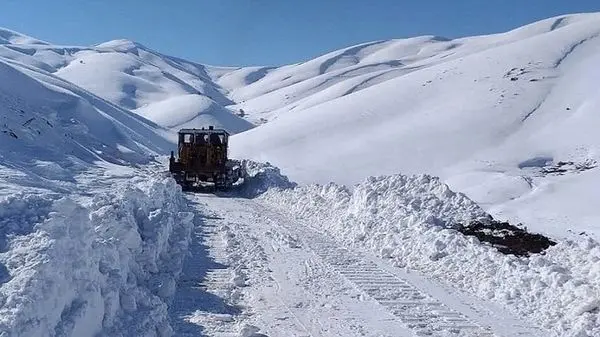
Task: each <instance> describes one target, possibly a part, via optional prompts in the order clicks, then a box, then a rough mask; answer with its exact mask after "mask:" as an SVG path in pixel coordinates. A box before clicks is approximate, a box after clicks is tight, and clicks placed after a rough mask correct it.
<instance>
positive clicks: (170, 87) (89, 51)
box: [0, 30, 253, 133]
mask: <svg viewBox="0 0 600 337" xmlns="http://www.w3.org/2000/svg"><path fill="white" fill-rule="evenodd" d="M0 34H1V35H2V36H7V38H8V39H7V40H6V43H4V44H0V58H2V59H8V60H11V61H14V62H19V63H20V64H23V65H27V66H31V67H35V68H36V69H39V70H41V71H44V72H48V73H51V74H52V75H54V76H56V77H59V78H62V79H64V80H67V81H69V82H71V83H73V84H75V85H77V86H79V87H81V88H83V89H86V90H88V91H89V92H91V93H93V94H95V95H97V96H99V97H102V98H104V99H106V100H108V101H109V102H111V103H113V104H115V105H117V106H119V107H120V108H122V109H127V110H130V111H132V112H135V113H137V114H139V115H142V116H144V117H149V118H150V119H151V120H153V121H154V122H156V123H158V124H159V125H161V126H163V127H166V128H169V129H173V130H177V129H179V128H181V127H194V126H196V127H200V126H203V125H204V123H206V122H211V123H213V124H215V126H217V127H224V128H226V129H228V130H229V131H231V132H232V133H237V132H241V131H245V130H247V129H249V128H251V127H252V126H253V125H252V124H251V123H249V122H247V121H245V120H244V119H242V118H239V117H237V116H236V115H233V114H232V113H231V112H230V111H229V110H227V109H226V108H224V106H226V105H229V104H231V103H233V102H232V101H231V100H229V99H228V98H227V97H226V96H225V95H224V93H223V90H221V89H220V87H219V86H218V85H216V84H215V83H213V82H212V80H211V78H210V77H209V76H208V75H207V74H206V70H205V67H204V66H203V65H199V64H195V63H193V62H188V61H184V60H181V59H178V58H175V57H170V56H166V55H162V54H160V53H158V52H155V51H153V50H151V49H149V48H147V47H145V46H143V45H141V44H138V43H135V42H132V41H128V40H114V41H110V42H106V43H102V44H99V45H97V46H92V47H78V46H57V45H51V44H47V43H44V44H42V43H37V42H36V41H37V40H35V39H33V38H28V37H25V36H24V35H20V34H17V33H14V32H12V31H9V30H0ZM157 110H158V111H157Z"/></svg>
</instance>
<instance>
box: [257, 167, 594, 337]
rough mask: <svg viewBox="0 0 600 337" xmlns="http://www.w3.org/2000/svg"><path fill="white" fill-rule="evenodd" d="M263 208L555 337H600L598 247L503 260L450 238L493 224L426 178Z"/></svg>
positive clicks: (310, 192) (305, 196)
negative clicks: (494, 305) (474, 225)
mask: <svg viewBox="0 0 600 337" xmlns="http://www.w3.org/2000/svg"><path fill="white" fill-rule="evenodd" d="M259 200H261V201H263V202H265V203H267V204H269V205H271V206H274V207H276V208H278V209H280V210H281V211H284V212H289V213H290V215H293V216H294V218H302V219H303V220H304V221H305V222H306V224H307V225H309V226H312V227H313V228H314V229H315V230H319V231H324V232H325V233H326V234H327V235H329V236H331V237H334V238H336V239H337V240H339V241H341V242H343V243H344V244H348V245H354V246H359V247H365V248H368V249H371V250H373V251H374V252H375V253H377V254H378V255H380V256H381V257H384V258H389V259H392V260H393V261H394V262H395V264H396V265H398V266H403V267H406V268H409V270H415V271H419V272H421V273H424V274H426V275H427V276H430V277H433V278H436V279H438V280H440V281H441V282H444V283H447V284H449V285H451V286H453V287H458V288H461V289H463V290H465V291H468V292H470V293H473V294H476V295H477V296H479V297H481V298H483V299H485V300H493V301H496V302H499V303H501V304H503V305H505V306H507V307H509V308H511V309H512V310H513V311H515V312H517V313H519V314H520V315H523V316H525V317H528V318H530V319H532V320H534V321H536V322H537V323H538V324H540V325H541V326H542V327H544V328H546V329H548V330H550V331H552V332H553V334H554V335H555V336H597V335H600V328H599V327H600V315H599V314H598V308H599V306H598V304H599V302H598V299H597V298H598V294H600V281H599V280H600V278H599V276H600V265H599V264H598V261H600V244H598V242H596V241H594V240H592V239H591V238H589V237H586V236H581V237H580V238H578V239H576V240H565V241H562V242H560V243H559V244H557V245H556V246H554V247H551V248H549V249H548V250H546V252H545V254H544V255H539V254H535V255H533V256H531V257H530V258H524V257H516V256H513V255H504V254H502V253H500V252H499V251H497V250H496V249H495V248H492V247H491V246H489V245H487V244H482V243H480V242H479V241H478V240H477V239H476V238H474V237H469V236H464V235H462V234H460V233H459V232H458V231H457V230H455V229H453V227H454V225H455V224H457V223H464V222H468V221H470V220H476V219H485V218H486V217H488V215H487V214H486V212H484V211H483V210H482V209H481V208H480V207H479V206H478V205H477V204H476V203H474V202H473V201H471V200H470V199H469V198H467V197H466V196H465V195H463V194H460V193H455V192H453V191H451V190H450V189H449V188H448V186H447V185H445V184H443V183H442V182H441V181H440V180H439V179H438V178H434V177H431V176H427V175H420V176H412V177H409V176H403V175H393V176H380V177H371V178H368V179H366V180H364V181H363V182H362V183H360V184H358V185H356V186H354V187H353V188H352V189H349V188H347V187H345V186H340V185H336V184H333V183H331V184H327V185H309V186H302V187H296V188H293V189H289V188H288V189H285V188H281V189H271V190H269V191H268V192H266V193H265V194H263V195H262V196H260V197H259Z"/></svg>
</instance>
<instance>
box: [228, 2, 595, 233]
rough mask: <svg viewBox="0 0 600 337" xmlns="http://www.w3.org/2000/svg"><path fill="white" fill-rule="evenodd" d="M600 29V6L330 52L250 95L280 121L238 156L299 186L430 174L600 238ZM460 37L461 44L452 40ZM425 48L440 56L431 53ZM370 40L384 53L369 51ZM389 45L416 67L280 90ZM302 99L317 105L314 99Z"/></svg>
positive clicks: (504, 208)
mask: <svg viewBox="0 0 600 337" xmlns="http://www.w3.org/2000/svg"><path fill="white" fill-rule="evenodd" d="M599 27H600V15H599V14H586V15H573V16H564V17H558V18H553V19H548V20H544V21H540V22H537V23H534V24H531V25H529V26H525V27H522V28H519V29H517V30H514V31H511V32H508V33H504V34H498V35H490V36H481V37H473V38H464V39H459V40H456V41H440V40H442V39H439V38H437V39H435V38H420V39H416V40H415V39H412V40H404V41H401V42H402V43H404V44H405V45H407V44H408V46H407V47H406V48H408V49H409V51H407V53H410V56H407V57H406V59H403V58H402V52H403V51H404V49H403V48H393V46H394V44H396V43H399V42H379V43H375V44H367V45H362V47H360V48H358V47H355V48H351V49H349V50H346V51H344V52H342V53H337V54H335V55H329V56H327V57H323V58H319V59H317V60H318V61H317V62H316V63H315V64H314V65H313V66H312V67H311V69H312V70H307V71H308V72H310V71H312V73H313V74H316V73H318V74H321V75H317V76H316V77H312V78H311V79H309V80H304V81H300V82H298V83H296V84H294V85H291V86H286V87H284V88H282V89H279V90H276V91H271V92H269V93H266V94H261V95H259V96H258V97H256V98H253V99H250V100H249V101H247V102H246V103H245V104H254V103H256V104H258V105H260V107H261V108H262V107H264V108H265V109H267V110H268V111H270V112H271V113H275V114H276V117H277V118H276V119H274V120H272V121H271V122H269V123H267V124H265V125H262V126H260V127H258V128H255V129H253V130H250V131H248V132H245V133H243V134H240V135H238V136H236V137H234V139H233V143H232V144H233V148H234V153H235V155H237V156H239V157H251V158H254V159H258V160H263V161H266V160H268V161H271V162H273V163H275V164H277V165H278V166H280V167H281V168H282V169H283V170H284V172H286V173H287V174H289V175H290V176H291V177H292V178H293V179H295V180H298V181H301V182H313V181H316V182H327V181H331V180H333V181H337V182H342V183H354V182H357V181H359V180H361V179H362V178H363V177H365V176H369V175H378V174H392V173H398V172H402V173H407V174H413V173H429V174H433V175H437V176H441V177H442V178H443V179H445V180H446V181H447V182H449V183H450V185H451V186H452V187H453V188H454V189H455V190H459V191H464V192H466V193H467V194H468V195H469V196H471V197H472V198H474V199H475V200H476V201H478V202H480V203H481V204H483V205H484V206H486V208H488V209H490V210H492V211H493V212H495V214H497V215H500V216H501V217H505V218H508V219H510V220H513V221H523V222H525V223H527V225H531V226H535V227H536V228H537V229H539V230H542V231H544V232H548V233H553V234H556V235H565V234H566V233H565V231H566V230H567V229H569V228H579V229H583V228H585V229H589V230H593V231H596V232H598V233H600V227H598V225H597V224H598V223H600V216H598V213H597V212H596V210H595V207H594V205H593V203H594V202H593V200H598V198H599V197H600V195H599V193H600V192H598V189H597V188H595V186H597V184H598V182H599V181H600V180H599V179H600V176H599V175H600V172H599V171H598V170H597V169H594V168H593V167H594V166H595V162H597V161H598V160H600V158H599V157H598V150H599V149H600V138H599V137H598V136H597V133H596V132H594V131H593V130H594V129H595V128H596V126H597V125H598V120H597V114H596V113H595V112H596V111H597V109H598V99H597V96H598V84H599V83H600V78H599V73H598V71H597V69H599V68H598V64H600V59H599V58H598V55H599V52H600V39H598V38H597V37H598V35H599V34H600V28H599ZM417 41H419V42H417ZM409 42H412V43H415V44H417V45H418V48H416V49H417V51H415V50H412V52H411V51H410V50H411V48H415V47H414V46H413V47H410V46H411V45H410V44H409ZM419 43H420V44H419ZM450 44H454V47H453V48H447V47H448V46H449V45H450ZM390 45H391V46H392V47H391V48H392V49H387V48H385V47H384V46H390ZM436 45H438V47H434V46H436ZM444 45H445V46H446V47H442V46H444ZM426 47H429V48H433V49H434V50H436V51H437V53H433V56H429V55H428V54H427V53H426V52H423V50H427V48H426ZM382 48H383V49H382ZM371 49H375V50H376V51H372V53H369V54H368V56H364V55H361V54H360V53H361V52H364V53H368V51H371ZM440 50H442V51H441V52H439V51H440ZM349 51H351V52H349ZM380 53H384V54H385V55H388V56H389V55H396V56H397V57H399V58H398V61H399V62H401V63H406V64H407V65H406V66H404V67H400V68H397V69H395V70H388V71H387V72H386V74H388V75H386V76H390V77H392V78H389V77H388V78H386V80H384V81H383V80H382V81H381V83H377V84H371V85H370V86H369V85H366V86H368V87H366V88H363V89H362V90H360V91H354V92H352V93H350V94H346V95H343V96H342V95H341V94H342V93H348V91H347V90H348V88H349V86H347V84H349V83H351V82H352V81H354V80H357V79H358V77H355V78H351V79H348V80H345V81H339V80H338V79H337V78H336V77H334V79H335V80H334V81H338V83H337V84H336V85H333V86H329V87H328V88H327V89H324V90H321V91H319V92H318V93H317V94H314V95H311V96H309V97H308V98H307V99H304V100H300V101H297V102H296V103H299V102H300V103H299V104H300V105H299V108H297V109H296V110H292V111H283V110H281V109H288V107H289V106H286V105H284V104H282V101H283V100H282V98H281V97H280V96H277V95H278V94H277V93H278V92H280V91H282V90H283V91H286V90H291V91H290V92H288V93H287V94H290V95H293V90H294V89H295V88H300V87H301V86H304V85H305V84H306V83H308V82H310V81H315V80H316V79H319V78H320V77H326V76H327V74H328V73H327V72H326V70H328V69H330V68H331V67H333V68H335V67H336V66H340V67H342V66H344V67H347V66H348V64H354V65H351V66H350V67H357V66H359V65H360V62H361V60H362V61H363V62H364V59H368V58H369V57H372V58H375V59H376V56H377V55H380ZM348 55H349V56H348ZM355 55H359V56H355ZM346 56H348V57H346ZM421 57H422V58H421ZM332 59H334V60H336V62H333V61H332ZM311 62H313V61H310V62H307V63H304V64H301V65H296V66H290V67H284V68H281V69H277V70H271V71H269V72H268V73H267V74H266V75H265V76H264V77H263V78H262V79H260V80H258V81H255V82H253V83H252V84H250V85H248V86H247V87H242V88H240V89H239V92H240V95H244V93H245V92H246V91H245V90H249V89H248V88H250V87H252V86H254V87H255V89H256V92H260V93H263V92H268V91H269V90H271V89H273V88H274V87H273V86H272V85H273V83H274V82H275V78H273V80H269V78H270V76H275V75H274V74H276V73H277V72H280V71H281V72H290V71H292V70H291V69H293V68H294V67H307V66H306V65H307V64H309V63H311ZM325 66H327V67H325ZM335 71H340V70H332V71H331V72H335ZM390 73H392V74H395V75H394V76H392V75H391V74H390ZM224 76H226V75H223V77H221V80H223V79H224ZM292 78H294V76H292ZM297 79H298V80H300V79H301V78H297ZM289 81H294V82H295V81H296V80H293V79H290V80H289ZM261 82H264V83H261ZM352 84H356V83H352ZM259 87H260V89H259ZM298 92H299V95H303V94H305V93H306V92H307V91H306V90H305V89H304V88H303V89H299V91H298ZM317 95H319V96H321V98H323V100H322V102H321V101H320V100H319V99H317V97H318V96H317ZM326 95H330V97H328V98H327V99H325V98H324V97H323V96H326ZM336 96H341V97H338V98H336ZM243 97H245V96H243ZM302 101H304V102H307V101H311V102H310V104H308V105H307V106H306V107H304V106H302V105H301V104H302ZM253 102H254V103H253ZM258 102H260V104H259V103H258ZM262 103H265V105H262ZM312 103H319V104H316V105H315V104H312ZM258 105H257V106H258ZM282 107H283V108H282ZM271 109H275V110H271ZM282 111H283V112H282ZM561 161H563V162H573V163H572V165H571V166H570V167H571V168H569V169H567V170H566V172H554V173H553V172H551V171H552V169H553V168H554V169H556V168H558V167H559V166H561V165H563V164H562V163H560V162H561ZM543 166H547V167H546V168H543ZM563 166H564V165H563ZM567 166H568V165H567ZM565 167H566V166H565ZM590 168H591V169H590ZM588 169H589V170H588Z"/></svg>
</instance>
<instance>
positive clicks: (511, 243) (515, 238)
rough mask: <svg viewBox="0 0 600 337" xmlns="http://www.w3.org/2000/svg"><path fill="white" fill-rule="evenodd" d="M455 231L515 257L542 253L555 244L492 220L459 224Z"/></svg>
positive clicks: (536, 235)
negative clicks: (473, 237)
mask: <svg viewBox="0 0 600 337" xmlns="http://www.w3.org/2000/svg"><path fill="white" fill-rule="evenodd" d="M457 229H458V231H459V232H461V233H463V234H464V235H469V236H475V237H476V238H478V239H479V240H480V241H482V242H488V243H490V244H491V245H492V246H493V247H495V248H496V249H498V250H499V251H500V252H501V253H504V254H512V255H517V256H529V255H531V254H537V253H542V252H543V251H544V250H546V249H547V248H548V247H550V246H554V245H555V244H556V242H554V241H552V240H550V239H549V238H547V237H545V236H543V235H541V234H534V233H529V232H527V230H526V229H524V228H520V227H517V226H514V225H511V224H509V223H508V222H501V221H496V220H493V219H492V220H489V221H484V222H482V221H473V222H470V223H469V224H467V225H464V224H460V225H459V226H458V228H457Z"/></svg>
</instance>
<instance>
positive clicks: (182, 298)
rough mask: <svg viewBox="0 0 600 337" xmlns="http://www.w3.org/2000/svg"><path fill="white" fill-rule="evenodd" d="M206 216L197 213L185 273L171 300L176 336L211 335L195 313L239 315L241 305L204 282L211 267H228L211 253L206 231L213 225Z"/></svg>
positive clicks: (203, 314) (171, 313)
mask: <svg viewBox="0 0 600 337" xmlns="http://www.w3.org/2000/svg"><path fill="white" fill-rule="evenodd" d="M206 219H207V218H206V217H200V216H196V217H195V220H194V229H193V232H192V237H191V241H190V245H189V250H188V256H187V258H186V259H185V261H184V263H183V273H182V275H181V277H180V278H179V281H178V283H177V288H176V290H175V295H174V297H173V301H172V302H171V308H170V309H171V310H170V319H171V325H172V326H173V329H174V332H175V334H174V335H175V336H208V334H207V333H206V332H205V328H204V327H203V326H201V325H200V323H195V322H193V321H194V317H198V316H211V315H215V316H218V315H231V316H236V315H239V314H240V313H241V312H242V311H241V309H240V308H239V307H237V306H233V305H230V304H229V303H227V302H226V301H225V299H223V298H221V297H219V296H217V295H215V294H212V293H209V292H207V291H206V290H204V289H203V287H202V283H203V281H205V280H206V276H207V273H208V272H209V271H212V270H219V269H226V268H227V267H228V266H227V265H225V264H222V263H219V262H217V261H215V260H214V259H213V258H212V257H210V256H209V254H208V246H207V244H206V243H205V240H206V234H205V233H204V232H203V231H204V230H206V229H207V227H210V225H208V224H207V223H206V222H205V220H206Z"/></svg>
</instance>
